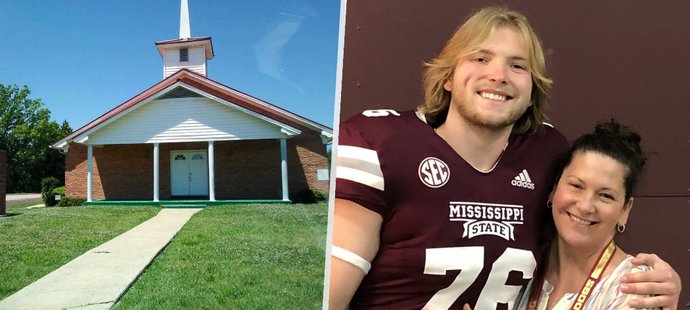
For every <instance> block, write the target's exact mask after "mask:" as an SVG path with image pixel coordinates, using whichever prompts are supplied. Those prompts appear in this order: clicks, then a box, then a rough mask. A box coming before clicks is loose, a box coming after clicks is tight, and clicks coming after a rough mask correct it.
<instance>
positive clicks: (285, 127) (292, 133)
mask: <svg viewBox="0 0 690 310" xmlns="http://www.w3.org/2000/svg"><path fill="white" fill-rule="evenodd" d="M174 85H178V86H181V87H184V88H186V89H188V90H190V91H193V92H195V93H197V94H199V95H202V96H204V97H206V98H208V99H211V100H213V101H216V102H219V103H222V104H224V105H226V106H228V107H231V108H234V109H237V110H239V111H242V112H244V113H247V114H249V115H251V116H254V117H256V118H258V119H261V120H263V121H265V122H268V123H271V124H273V125H276V126H278V127H280V128H281V129H280V131H282V132H283V133H285V134H286V135H288V136H296V135H299V134H301V133H302V131H301V130H299V129H297V128H295V127H292V126H289V125H287V124H284V123H281V122H279V121H276V120H274V119H272V118H270V117H267V116H265V115H262V114H259V113H256V112H254V111H252V110H249V109H247V108H245V107H242V106H240V105H238V104H236V103H232V102H230V101H227V100H225V99H222V98H219V97H216V96H214V95H211V94H209V93H207V92H205V91H202V90H200V89H197V88H195V87H192V86H189V85H187V84H183V83H180V82H177V83H175V84H174Z"/></svg>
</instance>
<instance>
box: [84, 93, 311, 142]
mask: <svg viewBox="0 0 690 310" xmlns="http://www.w3.org/2000/svg"><path fill="white" fill-rule="evenodd" d="M177 87H183V88H185V89H187V90H190V91H192V92H195V93H197V94H199V95H201V96H204V97H206V98H208V99H210V100H213V101H214V102H217V103H219V104H223V105H225V106H227V107H230V108H233V109H235V110H238V111H240V112H243V113H245V114H248V115H250V116H253V117H255V118H258V119H260V120H263V121H265V122H267V123H270V124H273V125H276V126H278V127H280V128H281V132H282V133H284V134H285V135H286V136H288V137H289V136H295V135H299V134H301V133H302V131H301V130H299V129H297V128H294V127H292V126H289V125H286V124H284V123H281V122H278V121H276V120H274V119H271V118H269V117H267V116H264V115H261V114H259V113H256V112H254V111H251V110H249V109H247V108H244V107H242V106H239V105H237V104H235V103H232V102H230V101H227V100H224V99H221V98H219V97H216V96H214V95H211V94H209V93H207V92H204V91H201V90H199V89H197V88H195V87H192V86H189V85H187V84H185V83H182V82H176V83H174V84H172V85H170V86H168V87H166V88H164V89H163V90H161V91H159V92H157V93H155V94H154V95H151V96H149V97H148V98H146V99H144V100H142V101H141V102H139V103H137V104H136V105H134V106H132V107H130V108H129V109H127V110H125V111H122V112H120V113H118V114H117V115H114V116H113V117H111V118H109V119H108V120H106V121H104V122H102V123H100V124H98V126H95V127H94V128H91V129H89V130H88V131H86V132H84V133H82V134H81V135H79V136H76V137H74V138H73V141H74V142H77V143H82V144H88V142H87V141H88V139H89V135H91V134H93V133H95V132H97V131H99V130H100V129H102V128H104V127H105V126H108V125H109V124H112V123H113V122H115V121H117V120H119V119H120V118H121V117H123V116H125V115H127V114H129V113H131V112H132V111H135V110H137V109H138V108H140V107H142V106H143V105H145V104H147V103H149V102H151V101H153V100H156V99H158V98H159V97H161V96H163V95H165V94H166V93H168V92H169V91H171V90H173V89H175V88H177ZM213 140H217V139H213V138H212V137H209V139H208V141H213ZM142 143H148V142H144V141H142Z"/></svg>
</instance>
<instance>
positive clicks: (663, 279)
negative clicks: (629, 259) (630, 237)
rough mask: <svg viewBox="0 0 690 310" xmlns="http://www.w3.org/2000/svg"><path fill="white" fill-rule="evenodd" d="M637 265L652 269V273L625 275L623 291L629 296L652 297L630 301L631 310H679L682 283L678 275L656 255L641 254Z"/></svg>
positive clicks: (636, 260) (634, 261)
mask: <svg viewBox="0 0 690 310" xmlns="http://www.w3.org/2000/svg"><path fill="white" fill-rule="evenodd" d="M633 264H635V265H647V266H650V267H652V270H650V271H644V272H637V273H631V274H628V275H625V276H624V277H623V278H622V279H621V281H622V282H623V285H622V286H621V291H623V293H627V294H636V295H651V296H650V297H646V298H638V299H633V300H631V301H630V303H629V304H628V306H630V307H631V308H663V309H677V308H678V300H679V299H680V290H681V281H680V276H679V275H678V273H677V272H676V271H675V270H673V267H671V265H669V264H668V263H667V262H665V261H664V260H662V259H661V258H659V257H658V256H657V255H655V254H646V253H640V254H638V255H637V256H636V257H635V259H634V260H633Z"/></svg>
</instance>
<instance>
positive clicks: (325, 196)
mask: <svg viewBox="0 0 690 310" xmlns="http://www.w3.org/2000/svg"><path fill="white" fill-rule="evenodd" d="M313 192H314V198H316V200H317V201H324V200H326V199H328V194H327V193H322V192H320V191H313Z"/></svg>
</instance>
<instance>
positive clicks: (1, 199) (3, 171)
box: [0, 150, 7, 215]
mask: <svg viewBox="0 0 690 310" xmlns="http://www.w3.org/2000/svg"><path fill="white" fill-rule="evenodd" d="M6 185H7V153H5V151H4V150H0V215H5V206H6V201H5V193H6V192H5V190H6Z"/></svg>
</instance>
